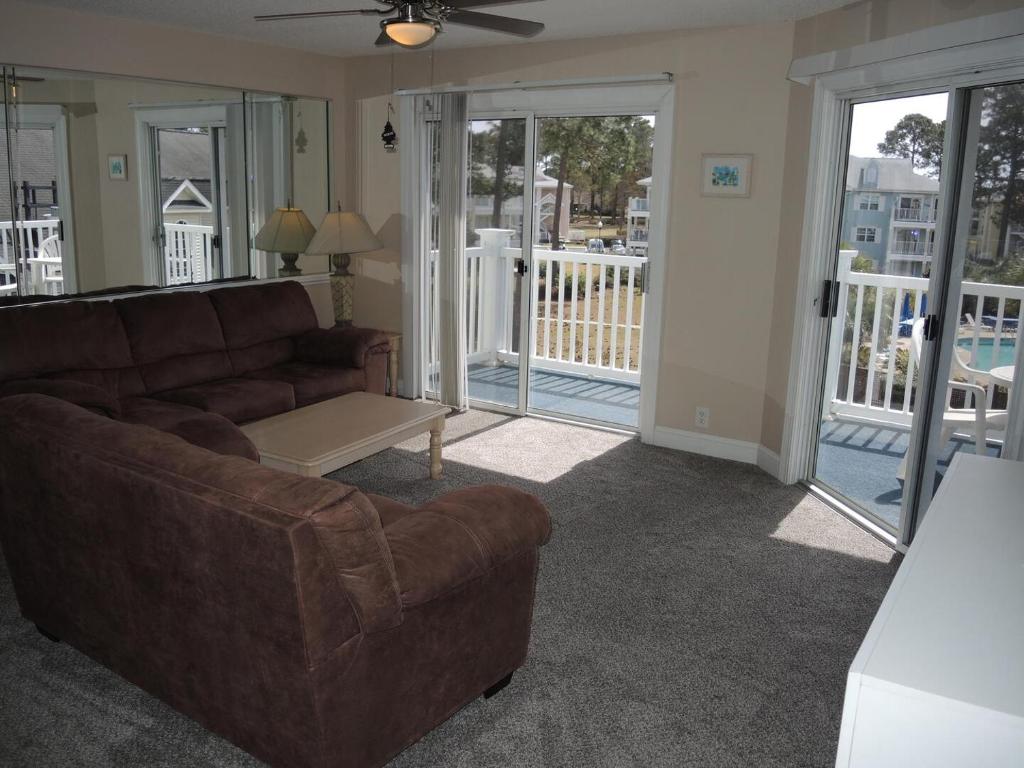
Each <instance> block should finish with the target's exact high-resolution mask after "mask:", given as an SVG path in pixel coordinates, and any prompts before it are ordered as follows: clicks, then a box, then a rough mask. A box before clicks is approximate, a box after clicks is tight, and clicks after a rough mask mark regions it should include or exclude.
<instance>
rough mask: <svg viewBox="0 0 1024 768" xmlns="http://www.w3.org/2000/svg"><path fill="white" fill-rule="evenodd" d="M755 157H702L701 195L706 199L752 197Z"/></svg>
mask: <svg viewBox="0 0 1024 768" xmlns="http://www.w3.org/2000/svg"><path fill="white" fill-rule="evenodd" d="M753 168H754V156H753V155H701V169H702V170H701V174H702V175H701V182H700V193H701V194H702V195H704V196H705V197H750V175H751V172H752V171H753Z"/></svg>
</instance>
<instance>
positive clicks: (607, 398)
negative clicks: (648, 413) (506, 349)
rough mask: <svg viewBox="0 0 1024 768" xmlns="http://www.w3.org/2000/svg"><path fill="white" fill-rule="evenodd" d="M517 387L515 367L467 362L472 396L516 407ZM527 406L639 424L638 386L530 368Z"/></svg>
mask: <svg viewBox="0 0 1024 768" xmlns="http://www.w3.org/2000/svg"><path fill="white" fill-rule="evenodd" d="M518 390H519V370H518V369H517V368H514V367H512V366H509V365H499V366H497V367H490V366H485V365H470V366H469V396H470V397H471V398H472V399H474V400H483V401H486V402H491V403H498V404H501V405H507V406H509V407H515V405H516V401H517V398H518V396H519V395H518ZM530 408H531V409H537V410H542V411H548V412H551V413H557V414H562V415H565V416H567V417H569V418H572V417H582V418H586V419H593V420H595V421H603V422H607V423H609V424H615V425H618V426H623V427H632V428H636V427H639V425H640V387H639V385H636V384H625V383H622V382H618V381H606V380H602V379H592V378H588V377H585V376H573V375H572V374H568V373H555V372H553V371H540V370H533V371H531V372H530Z"/></svg>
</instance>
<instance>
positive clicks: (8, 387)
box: [0, 379, 121, 418]
mask: <svg viewBox="0 0 1024 768" xmlns="http://www.w3.org/2000/svg"><path fill="white" fill-rule="evenodd" d="M30 394H36V395H49V396H50V397H56V398H59V399H61V400H64V401H66V402H68V403H74V404H75V405H80V406H82V407H83V408H88V409H89V410H90V411H95V412H96V413H100V414H103V415H104V416H110V417H111V418H117V417H118V416H120V415H121V403H120V401H118V399H117V398H116V397H114V396H113V395H112V394H110V393H109V392H108V391H107V390H106V389H104V388H103V387H97V386H96V385H94V384H86V383H85V382H81V381H73V380H61V379H19V380H17V381H7V382H4V383H2V384H0V397H10V396H11V395H30Z"/></svg>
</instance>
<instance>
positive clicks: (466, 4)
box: [445, 0, 536, 8]
mask: <svg viewBox="0 0 1024 768" xmlns="http://www.w3.org/2000/svg"><path fill="white" fill-rule="evenodd" d="M532 2H536V0H445V5H447V6H448V7H449V8H483V7H484V6H486V5H512V4H513V3H532Z"/></svg>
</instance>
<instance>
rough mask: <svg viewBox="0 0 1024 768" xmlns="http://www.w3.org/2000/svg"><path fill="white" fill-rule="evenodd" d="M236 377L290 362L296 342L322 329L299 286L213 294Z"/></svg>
mask: <svg viewBox="0 0 1024 768" xmlns="http://www.w3.org/2000/svg"><path fill="white" fill-rule="evenodd" d="M209 296H210V300H211V301H212V302H213V306H214V308H215V309H216V310H217V315H218V316H219V317H220V323H221V327H222V328H223V330H224V341H225V342H226V344H227V348H228V353H229V355H230V356H231V363H232V367H233V368H234V373H235V375H236V376H240V375H242V374H245V373H248V372H250V371H255V370H258V369H261V368H269V367H270V366H273V365H279V364H280V363H284V362H287V361H289V360H291V359H292V356H293V355H294V353H295V344H294V342H293V339H294V338H295V337H296V336H300V335H302V334H303V333H305V332H306V331H310V330H313V329H314V328H318V327H319V324H318V323H317V319H316V312H315V311H314V310H313V302H312V301H310V298H309V294H308V293H307V292H306V289H305V288H303V287H302V286H301V285H300V284H299V283H296V282H294V281H288V282H284V283H269V284H264V285H247V286H245V287H242V288H220V289H218V290H215V291H210V293H209Z"/></svg>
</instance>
